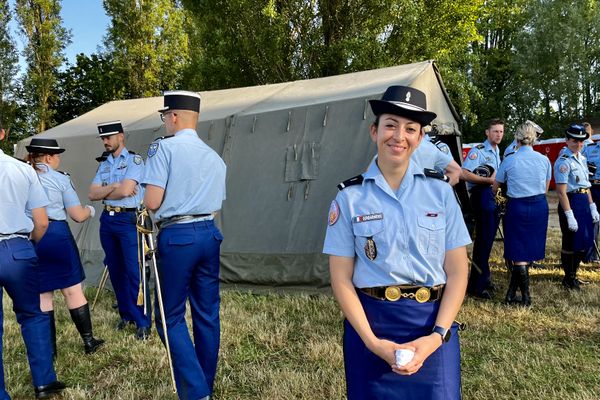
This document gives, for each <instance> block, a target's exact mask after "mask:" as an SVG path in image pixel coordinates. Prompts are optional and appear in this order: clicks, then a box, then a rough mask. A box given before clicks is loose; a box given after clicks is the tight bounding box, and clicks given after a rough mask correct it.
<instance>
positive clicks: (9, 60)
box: [0, 0, 19, 154]
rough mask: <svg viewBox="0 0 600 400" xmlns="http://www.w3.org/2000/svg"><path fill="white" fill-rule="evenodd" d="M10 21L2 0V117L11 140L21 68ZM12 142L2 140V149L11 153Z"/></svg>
mask: <svg viewBox="0 0 600 400" xmlns="http://www.w3.org/2000/svg"><path fill="white" fill-rule="evenodd" d="M9 21H10V10H9V7H8V1H5V0H3V1H0V60H2V62H1V63H0V119H1V120H2V125H3V126H4V129H5V131H6V133H7V134H8V139H9V140H10V139H12V138H13V137H14V135H15V133H12V135H11V132H12V131H13V130H14V129H13V128H14V125H15V120H16V119H17V116H18V112H19V105H18V104H17V101H16V99H17V96H16V93H17V90H18V86H17V82H16V80H15V76H16V75H17V71H18V70H19V66H18V61H19V56H18V54H17V50H16V48H15V43H14V40H13V38H12V37H11V35H10V32H9V29H8V23H9ZM17 131H18V129H17ZM11 143H12V140H10V142H9V141H8V140H7V141H4V142H2V149H3V150H5V151H7V152H8V153H9V154H11V153H12V148H11V147H12V145H11Z"/></svg>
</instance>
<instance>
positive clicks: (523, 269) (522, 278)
mask: <svg viewBox="0 0 600 400" xmlns="http://www.w3.org/2000/svg"><path fill="white" fill-rule="evenodd" d="M515 268H516V272H517V273H518V274H519V289H520V290H521V305H522V306H524V307H529V306H531V295H530V293H529V265H516V266H515Z"/></svg>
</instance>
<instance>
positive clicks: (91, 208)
mask: <svg viewBox="0 0 600 400" xmlns="http://www.w3.org/2000/svg"><path fill="white" fill-rule="evenodd" d="M85 208H89V209H90V218H94V216H95V215H96V209H95V208H94V206H92V205H89V204H88V205H86V206H85Z"/></svg>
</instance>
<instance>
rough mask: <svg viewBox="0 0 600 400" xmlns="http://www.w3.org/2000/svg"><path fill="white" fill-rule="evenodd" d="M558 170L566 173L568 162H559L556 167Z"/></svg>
mask: <svg viewBox="0 0 600 400" xmlns="http://www.w3.org/2000/svg"><path fill="white" fill-rule="evenodd" d="M558 170H559V171H560V172H561V173H563V174H566V173H567V172H569V164H568V163H563V164H561V165H560V167H558Z"/></svg>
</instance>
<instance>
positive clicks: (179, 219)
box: [156, 214, 211, 229]
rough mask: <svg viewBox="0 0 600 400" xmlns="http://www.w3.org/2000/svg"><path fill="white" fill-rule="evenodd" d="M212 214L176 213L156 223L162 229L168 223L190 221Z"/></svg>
mask: <svg viewBox="0 0 600 400" xmlns="http://www.w3.org/2000/svg"><path fill="white" fill-rule="evenodd" d="M210 216H211V214H190V215H174V216H172V217H169V218H165V219H163V220H161V221H158V222H157V223H156V226H158V229H160V228H164V227H166V226H168V225H171V224H175V223H177V222H183V221H189V220H191V219H196V218H203V217H210Z"/></svg>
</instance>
